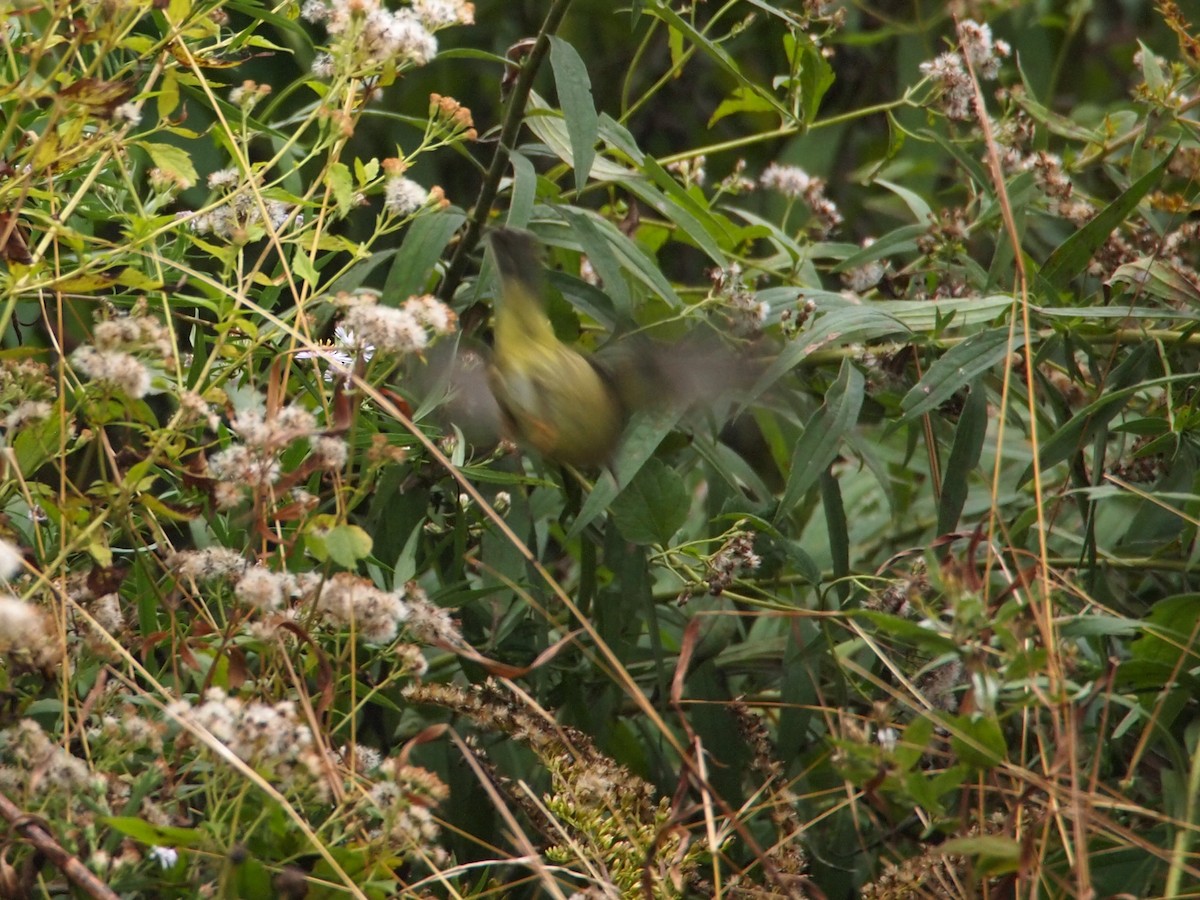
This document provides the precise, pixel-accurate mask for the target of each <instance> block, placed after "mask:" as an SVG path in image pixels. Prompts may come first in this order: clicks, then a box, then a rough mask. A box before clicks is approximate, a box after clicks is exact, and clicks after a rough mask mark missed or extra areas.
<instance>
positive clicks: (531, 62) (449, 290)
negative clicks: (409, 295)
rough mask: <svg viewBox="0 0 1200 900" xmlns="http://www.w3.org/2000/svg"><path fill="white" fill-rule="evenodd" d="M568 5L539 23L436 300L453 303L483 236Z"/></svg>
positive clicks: (560, 3)
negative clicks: (536, 82) (552, 37)
mask: <svg viewBox="0 0 1200 900" xmlns="http://www.w3.org/2000/svg"><path fill="white" fill-rule="evenodd" d="M570 5H571V0H554V4H553V5H552V6H551V7H550V11H549V12H548V13H547V14H546V21H545V22H543V23H542V30H541V31H540V32H538V36H537V40H536V41H535V42H534V45H533V49H532V50H530V51H529V55H528V56H526V57H525V60H524V61H523V62H522V63H521V64H520V65H521V73H520V75H519V76H518V77H517V83H516V84H515V85H514V86H513V89H512V94H511V95H509V98H508V107H507V108H506V110H505V113H504V120H503V122H502V123H501V125H500V138H499V140H498V142H497V144H496V154H495V156H493V157H492V164H491V165H490V166H489V167H488V170H487V174H486V175H485V176H484V179H483V184H482V185H481V186H480V188H479V196H478V197H477V198H476V199H475V207H474V209H472V211H471V214H470V216H469V217H468V218H467V230H466V232H465V233H464V234H463V236H462V240H460V241H459V242H458V246H457V247H455V248H454V255H453V256H452V257H451V259H450V265H449V266H448V267H447V269H446V277H445V278H444V279H443V280H442V286H441V288H440V289H439V290H438V296H439V297H441V299H442V300H444V301H446V302H447V303H449V302H450V301H451V300H453V299H454V292H455V291H457V290H458V286H459V284H460V283H461V282H462V278H463V273H464V272H465V271H466V268H467V260H468V259H469V258H470V256H471V252H472V251H473V250H474V249H475V246H476V245H477V244H478V243H479V236H480V234H481V233H482V232H483V226H484V224H485V223H486V222H487V217H488V214H489V213H490V212H491V209H492V203H493V202H495V200H496V194H497V192H498V191H499V189H500V180H501V179H502V178H503V177H504V172H505V170H506V169H507V168H508V158H509V155H510V154H511V153H512V147H513V144H515V143H516V140H517V134H518V133H519V132H520V130H521V123H522V122H523V121H524V119H525V102H526V101H527V100H528V99H529V92H530V91H531V90H533V79H534V77H535V76H536V75H537V72H538V69H539V68H540V67H541V64H542V60H543V59H545V57H546V53H547V51H549V49H550V35H552V34H554V32H556V31H557V30H558V26H559V25H561V24H562V20H563V17H564V16H565V15H566V13H567V7H568V6H570Z"/></svg>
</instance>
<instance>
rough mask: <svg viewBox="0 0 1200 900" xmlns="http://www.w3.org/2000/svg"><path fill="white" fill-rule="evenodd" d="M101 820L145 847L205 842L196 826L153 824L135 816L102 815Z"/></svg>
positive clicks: (190, 845) (202, 844)
mask: <svg viewBox="0 0 1200 900" xmlns="http://www.w3.org/2000/svg"><path fill="white" fill-rule="evenodd" d="M101 820H102V821H103V822H104V824H106V825H108V826H109V827H110V828H112V829H114V830H115V831H119V832H120V833H121V834H124V835H127V836H128V837H131V838H133V839H134V840H135V841H137V842H138V843H141V844H145V845H146V846H147V847H201V846H204V844H205V843H206V837H205V833H204V832H203V831H201V830H199V829H196V828H178V827H176V826H173V825H153V824H151V823H150V822H147V821H146V820H145V819H139V818H137V817H135V816H103V817H102V819H101Z"/></svg>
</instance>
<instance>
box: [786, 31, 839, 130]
mask: <svg viewBox="0 0 1200 900" xmlns="http://www.w3.org/2000/svg"><path fill="white" fill-rule="evenodd" d="M788 38H789V40H790V41H794V42H795V44H794V48H795V52H796V53H797V54H798V58H797V65H798V66H799V68H800V107H801V109H800V118H801V120H802V121H804V122H806V123H810V122H815V121H816V119H817V112H818V111H819V110H820V108H821V100H822V99H824V97H825V93H826V92H827V91H828V90H829V89H830V87H832V86H833V82H834V76H833V66H831V65H830V64H829V60H827V59H826V58H825V54H824V53H822V52H821V48H820V47H818V46H817V44H816V42H815V41H814V40H813V39H812V38H811V37H809V36H808V35H807V34H805V33H804V32H802V31H800V30H795V31H792V32H791V33H790V34H789V35H788Z"/></svg>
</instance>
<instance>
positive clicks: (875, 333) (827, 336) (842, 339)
mask: <svg viewBox="0 0 1200 900" xmlns="http://www.w3.org/2000/svg"><path fill="white" fill-rule="evenodd" d="M907 331H908V329H907V328H905V326H904V325H903V324H902V323H901V322H899V321H897V320H896V319H895V318H893V317H892V316H889V315H886V314H884V313H881V312H877V311H876V310H875V309H873V308H872V307H871V306H848V307H845V308H842V309H834V310H831V311H830V312H828V313H825V314H823V315H821V316H818V317H817V319H816V321H815V322H814V323H813V324H812V325H811V326H810V327H809V328H808V329H807V330H805V331H804V332H803V333H802V334H801V335H800V336H799V337H798V338H796V339H795V340H793V341H790V342H788V343H787V344H785V345H784V347H783V349H782V350H781V351H780V352H779V354H778V355H777V356H776V357H775V360H774V361H773V362H772V363H771V364H770V365H769V366H767V368H766V370H765V371H764V372H763V373H762V375H760V376H759V377H758V380H757V381H756V382H755V383H754V386H753V387H752V388H751V389H750V392H749V398H750V400H754V399H756V398H757V397H758V396H759V395H760V394H761V393H762V392H763V391H765V390H766V389H767V388H769V387H770V386H771V385H773V384H774V383H775V382H776V381H778V380H779V379H780V378H781V377H782V376H783V375H784V374H786V373H787V372H790V371H792V369H794V368H795V367H796V366H798V365H799V364H800V363H801V362H802V361H803V360H804V358H805V357H806V356H809V355H810V354H812V353H815V352H816V351H818V350H822V349H824V348H826V347H830V346H844V345H846V344H850V343H854V342H855V341H869V340H874V339H875V338H880V337H885V336H888V335H893V334H905V333H907Z"/></svg>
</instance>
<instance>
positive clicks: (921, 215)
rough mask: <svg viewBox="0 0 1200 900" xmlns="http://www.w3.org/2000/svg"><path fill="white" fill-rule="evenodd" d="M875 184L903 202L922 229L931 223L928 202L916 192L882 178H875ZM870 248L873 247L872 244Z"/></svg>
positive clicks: (931, 217) (930, 211) (931, 214)
mask: <svg viewBox="0 0 1200 900" xmlns="http://www.w3.org/2000/svg"><path fill="white" fill-rule="evenodd" d="M875 183H876V184H879V185H882V186H883V187H885V188H887V189H888V190H889V191H891V192H892V193H893V194H895V195H896V196H897V197H899V198H900V199H901V200H903V201H904V204H905V205H906V206H907V207H908V210H909V212H911V213H912V215H913V218H914V219H916V220H917V222H918V223H920V224H921V225H922V226H924V227H926V228H927V227H928V225H927V223H929V222H932V221H933V212H932V210H930V208H929V202H928V201H927V200H926V199H925V198H924V197H922V196H921V195H920V194H918V193H917V192H916V191H910V190H909V189H908V188H906V187H903V186H902V185H899V184H894V183H893V182H891V181H885V180H884V179H882V178H876V179H875ZM871 246H874V244H872V245H871Z"/></svg>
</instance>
